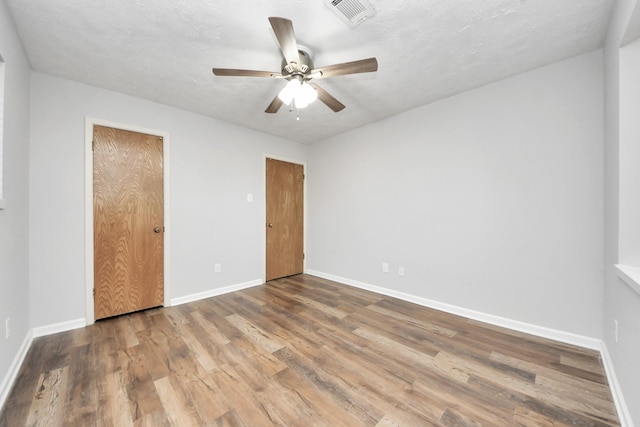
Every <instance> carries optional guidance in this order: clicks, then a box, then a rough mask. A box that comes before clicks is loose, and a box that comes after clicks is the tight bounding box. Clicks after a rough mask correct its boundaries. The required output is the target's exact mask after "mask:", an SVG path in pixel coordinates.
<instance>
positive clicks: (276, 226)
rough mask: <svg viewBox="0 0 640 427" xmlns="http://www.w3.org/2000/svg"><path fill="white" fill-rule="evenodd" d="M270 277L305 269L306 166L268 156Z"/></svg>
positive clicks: (300, 271)
mask: <svg viewBox="0 0 640 427" xmlns="http://www.w3.org/2000/svg"><path fill="white" fill-rule="evenodd" d="M266 170H267V189H266V192H267V224H266V225H267V227H266V230H267V231H266V233H267V271H266V279H267V281H269V280H273V279H277V278H280V277H286V276H292V275H294V274H300V273H302V271H303V269H304V190H303V188H304V167H303V166H302V165H299V164H295V163H289V162H284V161H281V160H275V159H267V166H266Z"/></svg>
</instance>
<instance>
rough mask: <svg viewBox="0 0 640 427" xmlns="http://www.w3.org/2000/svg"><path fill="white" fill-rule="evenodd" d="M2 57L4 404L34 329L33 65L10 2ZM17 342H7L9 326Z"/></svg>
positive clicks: (0, 373)
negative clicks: (30, 201)
mask: <svg viewBox="0 0 640 427" xmlns="http://www.w3.org/2000/svg"><path fill="white" fill-rule="evenodd" d="M0 55H2V57H3V58H4V60H5V87H4V93H5V100H4V138H3V141H4V143H3V145H4V155H3V157H4V172H3V174H4V179H3V190H4V191H3V193H4V195H3V198H4V201H5V204H6V206H5V209H4V210H0V325H1V327H0V331H1V333H0V404H1V403H2V394H3V391H6V390H3V387H2V385H3V383H5V381H6V380H7V375H8V374H9V368H10V366H11V363H12V361H13V360H14V359H15V358H16V356H17V355H18V353H19V350H20V347H21V346H22V343H23V342H24V340H25V337H26V336H27V333H28V331H29V329H30V325H29V296H28V291H29V265H28V261H29V257H28V240H29V229H28V226H29V222H28V218H29V212H28V209H29V205H28V191H29V172H28V171H29V157H28V156H29V63H28V61H27V58H26V56H25V54H24V52H23V50H22V44H21V42H20V40H19V39H18V36H17V33H16V31H15V28H14V25H13V21H12V19H11V17H10V15H9V11H8V9H7V5H6V3H5V2H4V0H0ZM7 318H10V319H11V321H10V323H11V325H10V326H11V338H9V340H5V320H6V319H7Z"/></svg>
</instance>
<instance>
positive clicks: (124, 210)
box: [93, 126, 164, 319]
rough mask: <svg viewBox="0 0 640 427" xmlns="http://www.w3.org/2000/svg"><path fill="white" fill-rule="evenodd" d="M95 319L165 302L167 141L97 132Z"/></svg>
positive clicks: (103, 130)
mask: <svg viewBox="0 0 640 427" xmlns="http://www.w3.org/2000/svg"><path fill="white" fill-rule="evenodd" d="M93 184H94V185H93V195H94V200H93V210H94V224H93V227H94V312H95V319H102V318H105V317H111V316H116V315H119V314H123V313H130V312H133V311H138V310H143V309H146V308H151V307H157V306H160V305H162V304H163V301H164V277H163V275H164V236H163V233H164V200H163V195H164V191H163V153H162V137H158V136H154V135H147V134H143V133H138V132H131V131H126V130H121V129H113V128H109V127H104V126H94V131H93Z"/></svg>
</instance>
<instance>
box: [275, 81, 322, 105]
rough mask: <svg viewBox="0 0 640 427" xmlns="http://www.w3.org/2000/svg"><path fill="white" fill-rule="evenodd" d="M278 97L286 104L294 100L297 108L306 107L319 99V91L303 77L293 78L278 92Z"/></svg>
mask: <svg viewBox="0 0 640 427" xmlns="http://www.w3.org/2000/svg"><path fill="white" fill-rule="evenodd" d="M278 98H280V100H281V101H282V102H283V103H284V104H286V105H291V102H294V103H295V106H296V108H305V107H307V106H308V105H309V104H311V103H312V102H314V101H315V100H316V99H318V92H317V91H316V90H315V89H314V88H313V87H311V85H309V83H307V82H305V81H302V78H293V79H291V80H289V83H287V85H286V86H285V87H284V88H282V90H281V91H280V93H278Z"/></svg>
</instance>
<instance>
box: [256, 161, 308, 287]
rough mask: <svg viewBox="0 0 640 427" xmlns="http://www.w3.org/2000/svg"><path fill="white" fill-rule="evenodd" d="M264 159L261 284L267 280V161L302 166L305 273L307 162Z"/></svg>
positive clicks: (304, 271)
mask: <svg viewBox="0 0 640 427" xmlns="http://www.w3.org/2000/svg"><path fill="white" fill-rule="evenodd" d="M263 157H264V159H262V189H263V198H262V206H263V207H264V209H263V210H262V274H263V276H262V283H266V279H267V228H266V227H267V159H274V160H280V161H283V162H287V163H293V164H296V165H302V170H303V173H304V180H303V181H302V191H303V194H302V210H303V212H302V218H303V219H302V222H303V224H302V233H303V236H302V248H303V251H304V259H303V260H302V272H303V273H306V272H307V178H308V177H309V176H308V174H307V162H305V161H301V160H296V159H291V158H287V157H282V156H275V155H270V154H266V153H264V156H263Z"/></svg>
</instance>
